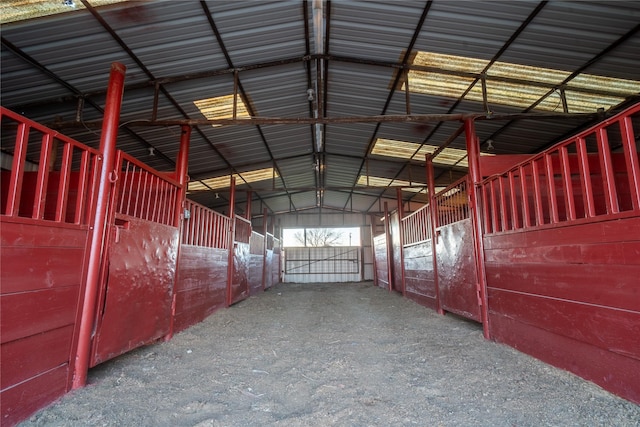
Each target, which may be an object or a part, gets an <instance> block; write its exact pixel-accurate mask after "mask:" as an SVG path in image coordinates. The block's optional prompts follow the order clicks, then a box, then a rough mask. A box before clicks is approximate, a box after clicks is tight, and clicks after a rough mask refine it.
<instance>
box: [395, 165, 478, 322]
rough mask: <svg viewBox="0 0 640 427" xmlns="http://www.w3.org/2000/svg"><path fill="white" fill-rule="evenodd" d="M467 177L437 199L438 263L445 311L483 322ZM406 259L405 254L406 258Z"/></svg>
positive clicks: (441, 295) (440, 292)
mask: <svg viewBox="0 0 640 427" xmlns="http://www.w3.org/2000/svg"><path fill="white" fill-rule="evenodd" d="M468 181H469V178H468V176H465V177H463V178H462V179H460V180H458V181H456V182H454V183H453V184H451V185H450V186H448V187H447V188H445V189H444V190H442V191H441V192H439V193H438V194H436V197H435V203H436V205H437V224H438V225H437V228H436V242H437V243H436V260H437V261H436V262H437V275H438V277H437V280H438V292H439V294H440V305H441V307H442V309H443V310H445V311H448V312H451V313H455V314H458V315H460V316H463V317H466V318H469V319H472V320H475V321H477V322H481V321H482V319H481V313H480V306H481V304H480V288H479V286H480V283H479V281H478V279H477V269H476V252H475V247H474V239H475V235H474V231H473V224H472V219H471V217H470V215H469V214H470V210H469V199H468V196H467V186H468V185H469V184H468ZM405 256H406V255H405Z"/></svg>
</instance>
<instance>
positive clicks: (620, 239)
mask: <svg viewBox="0 0 640 427" xmlns="http://www.w3.org/2000/svg"><path fill="white" fill-rule="evenodd" d="M639 236H640V217H638V216H630V217H626V218H625V217H623V218H606V219H604V220H602V219H594V220H591V221H585V222H583V223H578V224H561V225H558V226H556V227H550V228H542V229H530V230H518V231H515V232H510V233H500V234H495V235H491V236H485V238H484V247H485V251H486V250H491V249H496V248H501V249H509V248H522V247H526V248H529V247H538V246H556V245H570V244H580V245H586V244H601V243H624V242H636V241H638V240H639V239H640V237H639Z"/></svg>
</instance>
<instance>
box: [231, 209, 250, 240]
mask: <svg viewBox="0 0 640 427" xmlns="http://www.w3.org/2000/svg"><path fill="white" fill-rule="evenodd" d="M235 218H236V229H235V235H234V239H233V240H234V241H236V242H239V243H247V244H248V243H249V239H250V238H251V221H249V220H248V219H246V218H243V217H241V216H238V215H235Z"/></svg>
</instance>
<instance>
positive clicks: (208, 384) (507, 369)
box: [22, 282, 640, 427]
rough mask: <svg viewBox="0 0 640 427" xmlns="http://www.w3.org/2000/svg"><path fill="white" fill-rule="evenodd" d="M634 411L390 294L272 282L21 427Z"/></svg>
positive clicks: (510, 419)
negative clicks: (270, 286)
mask: <svg viewBox="0 0 640 427" xmlns="http://www.w3.org/2000/svg"><path fill="white" fill-rule="evenodd" d="M639 420H640V406H638V405H635V404H633V403H630V402H628V401H625V400H623V399H620V398H618V397H615V396H614V395H612V394H610V393H608V392H605V391H603V390H602V389H600V388H599V387H598V386H596V385H594V384H593V383H590V382H587V381H584V380H582V379H580V378H578V377H576V376H574V375H572V374H569V373H567V372H564V371H560V370H558V369H555V368H553V367H551V366H548V365H546V364H544V363H541V362H539V361H537V360H535V359H532V358H531V357H529V356H527V355H525V354H522V353H519V352H518V351H516V350H514V349H512V348H509V347H506V346H503V345H500V344H496V343H493V342H489V341H486V340H484V339H483V337H482V328H481V326H480V325H479V324H476V323H473V322H468V321H465V320H462V319H460V318H457V317H454V316H451V315H447V316H439V315H437V314H436V313H435V312H433V311H432V310H429V309H426V308H424V307H422V306H420V305H418V304H416V303H414V302H412V301H410V300H408V299H405V298H402V297H401V296H400V295H399V294H396V293H390V292H387V291H385V290H383V289H380V288H376V287H374V286H372V284H371V283H369V282H368V283H357V284H305V285H300V284H279V285H277V286H275V287H273V288H272V289H270V290H269V291H268V292H265V293H263V294H260V295H258V296H255V297H251V298H249V299H247V300H245V301H242V302H241V303H239V304H236V305H235V306H233V307H231V308H229V309H222V310H220V311H218V312H216V313H215V314H213V315H212V316H211V317H209V318H208V319H207V320H205V321H204V322H202V323H200V324H198V325H196V326H194V327H192V328H190V329H188V330H186V331H184V332H181V333H179V334H177V335H176V336H175V337H174V338H173V339H172V340H171V341H170V342H166V343H159V344H155V345H152V346H147V347H143V348H141V349H138V350H135V351H132V352H130V353H127V354H125V355H123V356H121V357H119V358H117V359H115V360H112V361H110V362H107V363H104V364H102V365H99V366H98V367H97V368H94V369H93V370H92V371H90V375H89V384H88V386H87V387H85V388H83V389H80V390H77V391H75V392H72V393H70V394H68V395H66V396H64V397H63V398H62V399H61V400H59V401H58V402H57V403H56V404H54V405H52V406H50V407H49V408H47V409H45V410H43V411H40V412H38V413H36V414H35V415H33V416H32V417H31V418H30V419H29V420H27V421H25V422H24V423H23V424H22V425H24V426H34V425H37V426H75V425H92V426H123V425H137V426H201V427H204V426H269V425H274V426H329V425H336V426H410V425H419V426H425V425H429V426H547V425H548V426H559V425H562V426H573V425H589V426H598V425H607V426H631V425H638V422H639Z"/></svg>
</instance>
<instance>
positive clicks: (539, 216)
mask: <svg viewBox="0 0 640 427" xmlns="http://www.w3.org/2000/svg"><path fill="white" fill-rule="evenodd" d="M531 177H532V179H533V204H534V209H535V212H536V223H535V225H538V226H540V225H543V224H544V209H543V207H542V186H541V185H540V169H539V168H538V160H535V159H534V160H532V161H531Z"/></svg>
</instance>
